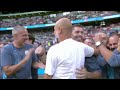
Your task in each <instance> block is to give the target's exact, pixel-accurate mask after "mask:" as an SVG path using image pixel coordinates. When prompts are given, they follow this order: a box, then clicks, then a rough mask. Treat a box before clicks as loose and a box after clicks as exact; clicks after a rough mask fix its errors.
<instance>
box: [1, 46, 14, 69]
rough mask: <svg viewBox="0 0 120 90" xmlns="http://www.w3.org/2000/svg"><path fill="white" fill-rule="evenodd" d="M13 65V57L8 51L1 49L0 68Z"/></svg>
mask: <svg viewBox="0 0 120 90" xmlns="http://www.w3.org/2000/svg"><path fill="white" fill-rule="evenodd" d="M12 64H13V56H12V55H11V54H10V51H9V49H6V48H2V50H1V66H2V67H3V66H7V65H12Z"/></svg>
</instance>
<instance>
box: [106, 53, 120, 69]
mask: <svg viewBox="0 0 120 90" xmlns="http://www.w3.org/2000/svg"><path fill="white" fill-rule="evenodd" d="M108 64H109V65H110V66H111V67H118V66H120V54H119V55H116V54H113V55H112V56H111V57H110V59H109V61H108Z"/></svg>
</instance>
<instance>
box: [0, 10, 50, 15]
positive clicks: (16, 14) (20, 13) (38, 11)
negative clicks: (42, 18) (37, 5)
mask: <svg viewBox="0 0 120 90" xmlns="http://www.w3.org/2000/svg"><path fill="white" fill-rule="evenodd" d="M42 12H44V13H46V12H49V11H33V12H24V13H15V14H1V15H0V16H14V15H15V16H16V15H26V14H35V13H42Z"/></svg>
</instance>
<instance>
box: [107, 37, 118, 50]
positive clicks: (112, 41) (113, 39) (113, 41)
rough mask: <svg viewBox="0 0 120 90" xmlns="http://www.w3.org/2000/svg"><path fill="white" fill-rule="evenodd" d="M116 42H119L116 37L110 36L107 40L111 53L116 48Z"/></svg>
mask: <svg viewBox="0 0 120 90" xmlns="http://www.w3.org/2000/svg"><path fill="white" fill-rule="evenodd" d="M118 41H119V37H118V36H112V37H110V38H109V42H108V45H109V48H110V50H111V51H114V50H115V49H116V48H117V47H118Z"/></svg>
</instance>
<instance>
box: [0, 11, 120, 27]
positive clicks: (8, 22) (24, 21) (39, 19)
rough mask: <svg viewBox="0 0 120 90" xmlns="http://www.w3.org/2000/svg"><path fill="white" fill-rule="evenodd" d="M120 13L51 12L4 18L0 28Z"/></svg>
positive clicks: (0, 22)
mask: <svg viewBox="0 0 120 90" xmlns="http://www.w3.org/2000/svg"><path fill="white" fill-rule="evenodd" d="M114 14H119V12H117V11H71V12H63V13H59V14H50V15H45V16H31V17H24V18H14V19H2V20H1V21H0V28H5V27H14V26H16V25H22V26H28V25H36V24H51V23H55V22H56V21H57V20H59V19H60V18H63V17H65V18H69V19H70V20H77V19H88V18H93V17H102V16H109V15H114Z"/></svg>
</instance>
